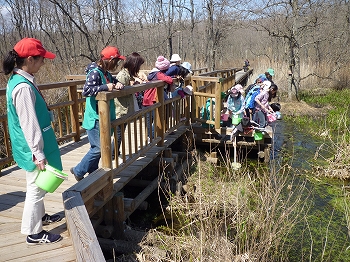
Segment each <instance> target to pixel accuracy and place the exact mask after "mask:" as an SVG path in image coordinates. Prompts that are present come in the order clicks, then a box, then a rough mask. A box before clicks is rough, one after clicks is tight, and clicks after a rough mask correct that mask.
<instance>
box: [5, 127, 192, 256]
mask: <svg viewBox="0 0 350 262" xmlns="http://www.w3.org/2000/svg"><path fill="white" fill-rule="evenodd" d="M185 131H186V127H181V128H180V129H179V130H178V132H175V133H174V134H172V135H168V136H167V137H166V139H165V141H164V142H165V146H164V148H166V147H168V146H169V145H171V144H172V143H173V142H174V141H175V140H176V139H177V138H178V137H180V135H182V134H183V133H184V132H185ZM89 147H90V144H89V142H88V139H87V137H83V138H82V140H81V141H79V142H77V143H73V142H71V143H69V144H67V145H64V146H62V147H61V148H60V150H61V158H62V163H63V172H65V173H66V174H68V180H67V181H63V183H62V184H61V185H60V186H59V188H58V189H57V190H56V191H55V192H54V193H47V194H46V196H45V198H44V202H45V208H46V213H48V214H60V215H62V216H63V217H64V211H63V210H64V208H63V201H62V192H64V191H65V190H66V189H68V188H70V187H72V186H73V185H75V184H76V183H77V182H76V180H75V178H74V176H73V175H72V174H71V173H70V171H69V169H70V168H71V167H72V166H75V165H77V164H78V163H79V162H80V161H81V159H82V158H83V156H84V155H85V154H86V152H87V151H88V150H89ZM161 151H162V149H161V148H158V147H155V148H154V149H151V150H149V152H148V153H147V154H146V155H144V156H142V157H139V158H138V160H137V161H135V162H134V164H131V165H129V166H128V167H127V169H125V170H124V171H122V172H120V175H118V177H116V178H115V179H114V183H115V184H114V189H115V190H117V191H119V190H120V189H122V187H123V186H125V184H126V183H127V182H128V181H130V180H131V179H132V178H133V177H134V176H135V175H137V173H138V172H140V171H141V170H142V169H143V168H144V167H145V166H147V164H149V163H150V162H152V161H153V160H154V159H155V158H156V157H157V156H158V155H159V153H160V152H161ZM141 162H142V165H140V163H141ZM126 170H127V171H126ZM131 170H132V171H133V172H130V171H131ZM126 173H128V175H125V174H126ZM25 191H26V180H25V172H24V171H23V170H22V169H20V168H18V166H13V167H10V168H6V169H3V170H2V173H1V177H0V237H1V238H0V252H1V254H2V255H1V256H0V261H47V260H50V261H75V260H76V256H75V252H74V249H73V246H72V240H71V238H70V236H69V233H68V231H67V226H66V223H65V218H63V219H62V221H60V222H58V223H55V224H52V225H49V226H44V229H45V230H49V231H50V232H53V233H56V234H61V235H62V236H63V240H61V241H60V242H58V243H55V244H52V245H51V244H50V245H35V246H28V245H27V244H26V242H25V239H26V236H25V235H22V234H21V233H20V228H21V220H22V212H23V206H24V200H25ZM139 201H142V200H139Z"/></svg>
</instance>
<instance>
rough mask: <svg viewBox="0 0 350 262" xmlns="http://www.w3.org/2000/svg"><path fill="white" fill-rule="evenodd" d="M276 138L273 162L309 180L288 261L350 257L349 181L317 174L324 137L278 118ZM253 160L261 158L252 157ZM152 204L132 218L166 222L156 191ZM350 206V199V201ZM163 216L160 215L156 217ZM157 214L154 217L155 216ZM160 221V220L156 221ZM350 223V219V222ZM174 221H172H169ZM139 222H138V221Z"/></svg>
mask: <svg viewBox="0 0 350 262" xmlns="http://www.w3.org/2000/svg"><path fill="white" fill-rule="evenodd" d="M273 128H274V140H273V145H272V152H271V163H272V164H273V165H274V167H277V168H276V170H277V172H278V167H279V166H282V165H284V164H286V163H288V164H289V165H290V166H291V172H292V175H296V176H293V179H294V180H293V183H296V184H302V182H305V188H306V189H305V196H304V197H303V199H304V201H305V203H306V206H307V210H306V211H305V213H304V214H303V215H302V216H300V219H299V220H298V222H297V224H296V226H295V227H294V228H293V230H292V231H291V233H290V234H289V235H288V239H285V240H284V241H285V246H286V247H289V250H288V251H287V250H285V252H288V261H291V262H299V261H305V262H306V261H309V262H310V261H330V262H338V261H339V262H340V261H344V262H345V261H350V239H349V231H348V223H347V221H346V220H347V219H346V218H347V217H348V220H350V217H349V215H350V211H349V214H345V212H344V207H345V206H346V202H345V201H346V198H345V197H344V190H343V188H344V186H347V184H345V182H342V181H339V180H331V179H325V178H319V177H315V174H313V173H312V172H313V171H312V164H313V162H314V160H313V158H314V155H315V152H317V150H318V148H319V146H320V145H321V144H322V143H323V141H317V139H316V138H313V137H311V136H309V135H307V134H305V133H303V132H301V131H300V130H298V129H297V128H296V127H295V126H294V125H293V124H291V123H289V122H288V121H284V120H280V121H277V122H275V124H274V126H273ZM250 161H257V159H251V160H250ZM153 197H154V202H153V201H150V205H151V206H152V205H153V207H152V208H150V209H149V210H148V211H147V212H146V213H144V212H143V213H142V214H141V215H140V214H139V213H138V211H137V212H135V214H133V217H132V219H131V221H133V222H136V224H138V222H137V220H138V219H141V218H142V222H141V224H143V225H144V226H145V227H147V228H151V227H157V226H160V225H162V226H166V225H168V224H167V223H166V222H165V220H164V216H163V215H164V214H161V213H159V214H158V215H157V214H156V213H155V212H156V211H157V210H158V212H159V209H157V208H156V206H157V205H158V204H159V202H158V201H159V199H158V197H157V196H156V194H155V195H154V196H153ZM347 204H348V205H349V207H350V203H347ZM155 217H159V219H154V218H155ZM152 218H153V219H152ZM155 221H156V222H155ZM349 223H350V222H349ZM169 224H171V223H169ZM134 226H137V225H134Z"/></svg>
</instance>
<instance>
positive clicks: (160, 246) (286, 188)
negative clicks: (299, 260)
mask: <svg viewBox="0 0 350 262" xmlns="http://www.w3.org/2000/svg"><path fill="white" fill-rule="evenodd" d="M202 159H203V156H200V155H196V165H197V166H196V168H195V172H194V173H193V174H192V175H191V176H188V183H187V193H186V194H185V195H184V196H175V195H170V199H169V200H170V202H169V207H168V208H167V212H168V213H170V214H171V217H172V218H173V223H174V224H173V225H172V226H171V227H170V228H171V229H170V230H169V229H167V230H161V229H156V230H153V231H151V232H150V233H149V234H148V237H147V238H146V239H145V240H144V241H143V243H142V245H143V246H144V248H143V250H142V251H141V252H140V253H139V254H138V259H139V261H262V262H263V261H269V262H271V261H287V253H288V250H289V244H287V243H290V241H286V240H287V239H288V237H289V233H290V232H291V230H292V228H293V226H294V225H295V223H296V222H297V221H298V220H300V219H302V217H301V214H303V211H304V210H303V209H304V208H306V206H304V205H305V203H306V202H305V201H303V199H302V196H305V192H304V191H305V184H304V182H299V183H298V182H296V181H294V177H293V175H292V174H291V173H290V172H289V171H290V167H289V166H288V165H285V166H282V167H279V168H272V169H271V170H277V171H276V172H270V171H269V169H268V168H266V167H265V168H257V169H256V170H255V171H249V170H248V169H246V168H244V167H243V168H242V169H241V170H239V171H234V170H232V169H231V168H230V167H231V163H230V161H227V163H226V164H225V165H224V166H223V167H217V166H216V165H213V164H210V163H209V162H208V161H203V160H202ZM168 216H169V214H168ZM150 246H152V247H153V248H152V249H150V248H149V247H150ZM150 250H152V251H150Z"/></svg>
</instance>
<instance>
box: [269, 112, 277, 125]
mask: <svg viewBox="0 0 350 262" xmlns="http://www.w3.org/2000/svg"><path fill="white" fill-rule="evenodd" d="M276 120H277V117H276V114H267V122H269V123H272V122H275V121H276Z"/></svg>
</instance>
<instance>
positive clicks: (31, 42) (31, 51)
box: [13, 38, 56, 59]
mask: <svg viewBox="0 0 350 262" xmlns="http://www.w3.org/2000/svg"><path fill="white" fill-rule="evenodd" d="M13 50H15V51H16V52H17V54H18V56H19V57H21V58H27V57H29V56H42V57H45V58H49V59H54V58H55V57H56V55H55V54H53V53H51V52H49V51H47V50H45V49H44V47H43V44H42V43H41V42H40V40H38V39H35V38H23V39H22V40H20V41H19V42H18V43H17V44H16V45H15V46H14V47H13Z"/></svg>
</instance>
